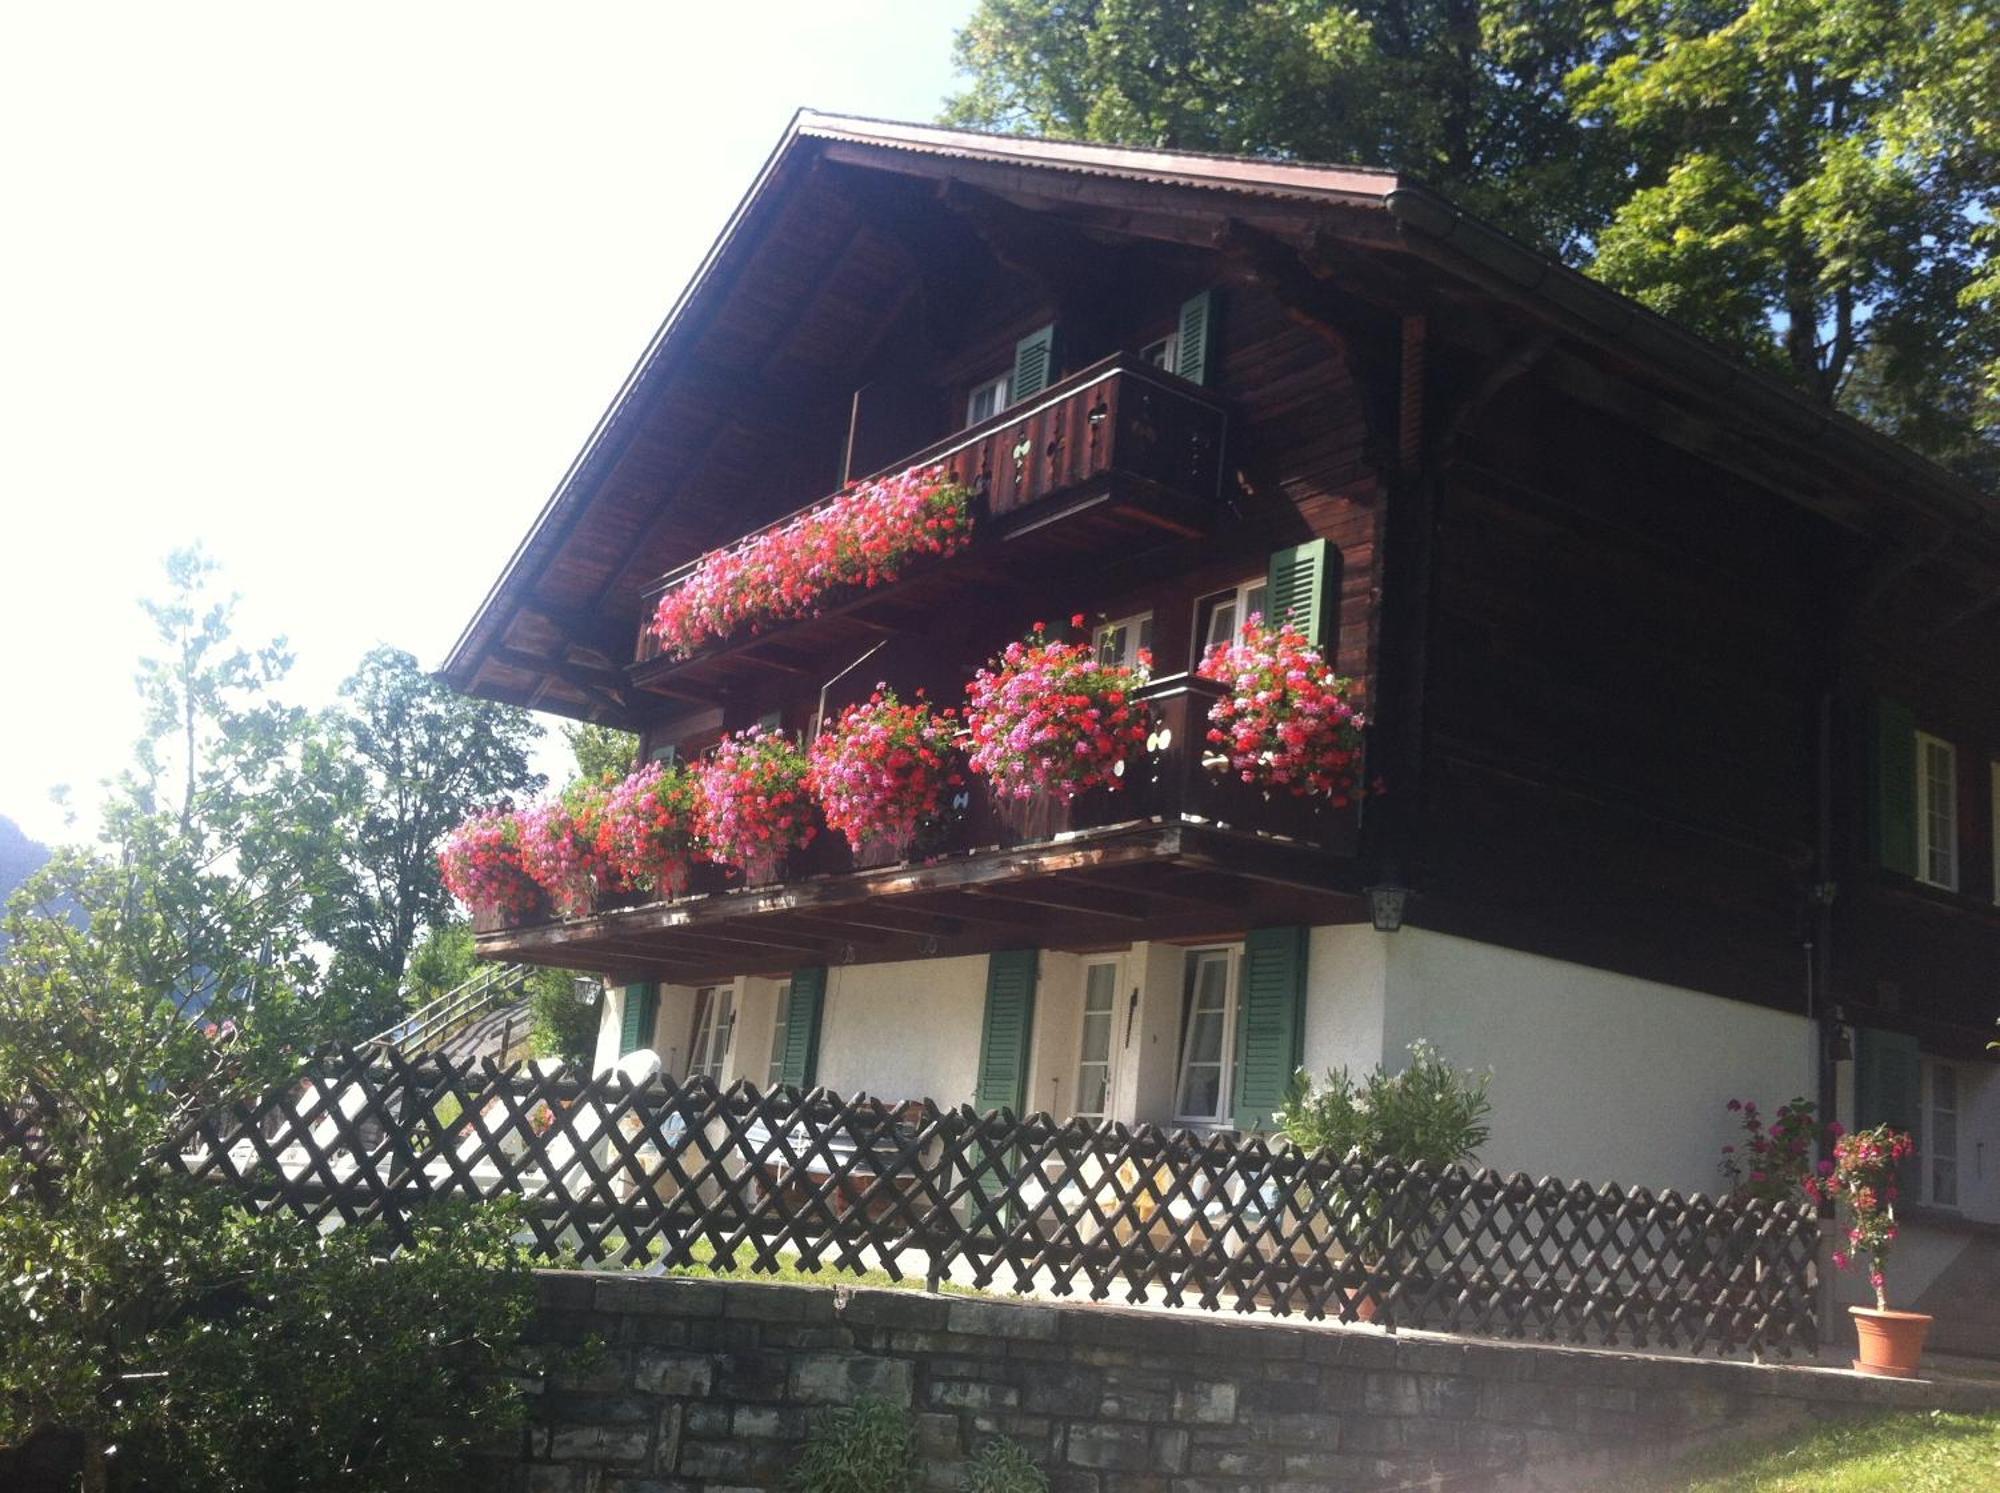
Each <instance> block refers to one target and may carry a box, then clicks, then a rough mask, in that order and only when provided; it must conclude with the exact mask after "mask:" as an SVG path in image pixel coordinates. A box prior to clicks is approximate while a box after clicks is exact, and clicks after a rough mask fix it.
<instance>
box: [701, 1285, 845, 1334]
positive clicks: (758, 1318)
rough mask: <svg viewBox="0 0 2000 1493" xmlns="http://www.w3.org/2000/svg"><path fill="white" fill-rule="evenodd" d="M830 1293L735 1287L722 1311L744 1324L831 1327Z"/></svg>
mask: <svg viewBox="0 0 2000 1493" xmlns="http://www.w3.org/2000/svg"><path fill="white" fill-rule="evenodd" d="M833 1305H834V1302H833V1292H832V1291H829V1290H827V1289H826V1288H825V1287H823V1286H780V1285H766V1284H761V1283H760V1284H755V1285H749V1284H744V1285H737V1286H736V1287H734V1289H732V1290H730V1293H729V1296H728V1297H727V1302H726V1305H725V1307H724V1311H725V1312H726V1313H727V1314H728V1315H729V1316H731V1317H735V1318H737V1319H738V1320H740V1321H745V1322H794V1323H800V1324H811V1323H824V1324H831V1323H832V1321H833V1319H834V1311H833Z"/></svg>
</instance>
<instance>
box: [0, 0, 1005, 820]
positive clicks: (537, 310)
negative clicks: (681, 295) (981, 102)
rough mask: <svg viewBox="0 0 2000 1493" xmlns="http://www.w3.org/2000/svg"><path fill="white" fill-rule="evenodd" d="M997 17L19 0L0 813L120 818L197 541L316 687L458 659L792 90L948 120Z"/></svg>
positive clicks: (659, 7) (3, 60)
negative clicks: (968, 38)
mask: <svg viewBox="0 0 2000 1493" xmlns="http://www.w3.org/2000/svg"><path fill="white" fill-rule="evenodd" d="M970 8H971V6H970V0H821V3H817V4H803V3H795V0H758V3H748V4H735V5H722V6H708V5H703V6H695V5H683V4H678V3H666V0H661V3H654V4H643V3H596V0H577V3H571V4H565V5H559V6H557V5H546V4H536V5H529V4H517V3H496V0H483V3H477V4H470V3H456V0H425V3H423V4H409V3H397V4H386V3H372V0H362V3H353V0H350V3H347V4H343V5H339V6H307V5H299V4H285V5H273V4H270V3H268V0H258V3H254V4H233V3H218V0H186V3H182V4H177V5H161V4H158V3H156V0H145V3H139V0H131V3H121V4H99V3H90V0H64V3H44V4H28V3H20V4H12V5H4V6H0V216H4V219H5V222H6V224H7V227H6V229H5V231H4V232H0V637H4V638H5V639H6V640H7V649H6V658H7V665H6V674H7V688H6V690H5V691H4V694H0V700H4V702H5V703H4V704H0V815H5V816H8V817H11V818H13V819H14V820H16V821H17V822H18V823H19V824H21V826H22V827H23V828H25V829H26V830H27V831H28V832H29V833H30V834H32V835H34V836H36V837H37V838H40V839H43V840H56V839H62V838H70V839H76V838H82V837H85V836H87V835H88V833H89V832H90V830H91V828H92V816H91V808H92V805H93V804H94V803H95V801H96V785H97V784H98V783H100V782H101V781H102V780H103V779H105V778H107V777H109V776H111V775H113V774H115V773H116V772H117V771H118V770H119V768H120V767H122V766H123V764H124V762H125V760H126V757H127V754H128V751H129V748H130V744H131V742H132V740H133V738H134V736H135V735H136V733H137V730H138V709H137V701H136V698H135V696H134V694H133V690H132V687H131V680H132V675H133V667H134V663H135V661H136V660H137V658H138V657H139V656H140V654H141V653H142V652H143V651H144V649H145V647H146V645H147V642H148V635H147V627H146V623H145V619H144V618H143V616H142V615H141V613H140V611H139V608H138V605H137V598H139V597H140V596H142V595H148V594H158V592H159V590H160V583H161V577H162V569H161V565H162V561H163V560H164V558H165V556H166V555H167V554H168V553H169V552H170V551H172V550H173V549H175V548H178V547H181V546H185V545H188V544H190V543H194V542H199V543H200V544H202V545H203V546H204V547H205V548H206V549H207V550H208V552H209V553H210V554H211V555H212V556H213V557H214V558H215V559H216V560H218V561H219V562H220V563H221V565H222V567H223V571H224V580H225V582H226V584H227V585H228V586H229V587H230V588H231V589H233V590H234V591H236V592H237V593H239V594H240V596H241V605H240V609H239V612H238V631H239V635H240V636H242V637H244V638H246V639H250V640H253V641H255V640H261V639H263V638H266V637H269V636H272V635H280V634H281V635H283V636H285V637H286V638H287V639H288V640H289V641H290V644H291V647H292V649H293V651H294V653H295V654H296V657H297V663H296V665H295V667H294V670H293V673H292V676H291V680H290V683H289V684H288V686H287V687H286V690H285V693H286V694H287V696H288V697H290V698H292V699H295V700H297V701H299V702H300V703H304V704H321V703H325V702H326V701H328V700H330V699H332V697H333V694H334V690H335V688H336V686H337V684H338V682H339V681H340V680H341V679H342V678H344V677H345V676H346V675H347V674H348V673H349V672H350V671H351V670H352V668H353V666H354V664H355V663H356V661H357V660H359V658H360V657H361V655H362V654H363V653H364V652H365V651H367V649H369V648H370V647H373V646H374V645H376V644H377V643H384V642H386V643H392V644H395V645H396V646H398V647H401V648H405V649H408V650H409V651H410V652H412V653H414V654H415V655H416V656H417V657H418V659H419V660H420V661H421V662H422V663H423V664H424V665H425V666H426V667H436V666H437V665H438V664H440V663H441V662H442V661H443V659H444V655H445V653H446V652H447V651H448V650H449V648H450V646H451V644H452V642H453V641H454V639H455V638H456V637H457V635H458V632H459V629H460V628H461V627H462V626H463V625H464V624H465V622H466V621H468V620H469V619H470V617H471V615H472V612H473V610H474V608H475V607H476V606H477V605H478V603H479V601H480V599H481V597H482V596H483V595H484V594H485V591H486V588H487V586H488V585H490V584H491V582H492V581H493V579H494V578H495V577H496V576H497V575H498V574H499V571H500V567H501V566H502V565H503V564H504V563H505V561H506V558H507V556H508V554H509V553H510V552H511V551H512V549H513V547H514V545H515V544H516V542H518V540H519V539H520V538H521V536H522V535H523V534H524V533H525V532H526V530H527V528H528V525H529V524H530V522H532V520H533V518H534V516H535V514H536V513H537V512H538V511H539V510H540V508H541V505H542V504H543V502H544V501H546V499H547V498H548V495H549V493H550V492H551V491H552V490H553V488H554V486H555V484H556V482H557V480H558V479H559V478H560V477H561V475H562V473H563V471H564V469H565V468H566V467H567V466H568V464H569V462H570V460H571V458H572V457H573V456H574V455H575V454H576V450H577V448H578V447H579V446H580V445H581V443H582V442H583V440H584V438H585V436H587V435H588V433H589V431H590V429H591V426H592V425H593V424H594V423H595V421H596V419H597V416H598V415H599V414H600V413H601V412H602V410H603V408H604V406H605V405H606V404H608V403H609V401H610V399H611V396H612V395H613V393H614V392H615V391H616V390H617V388H618V386H619V384H620V383H621V382H622V381H623V379H624V377H625V374H626V372H627V371H628V370H629V369H630V367H631V365H632V363H633V361H634V360H635V359H636V358H637V357H638V355H639V353H640V351H641V350H642V348H643V347H644V346H645V343H646V341H647V339H648V337H649V336H650V335H651V333H652V331H653V329H654V327H655V326H656V325H657V324H658V322H659V320H660V318H661V317H662V316H663V315H664V314H665V312H666V310H667V308H668V306H670V305H671V304H672V302H673V300H674V297H675V295H676V293H677V292H678V291H679V289H680V287H681V285H682V284H683V283H684V282H685V280H686V279H687V277H688V276H689V275H690V274H691V273H692V272H693V270H694V267H695V265H696V264H697V262H698V261H699V260H700V257H701V255H702V253H703V252H704V251H705V250H706V249H707V247H708V245H709V243H710V241H711V240H712V239H713V237H714V236H715V234H716V232H717V231H718V230H719V229H720V228H721V226H722V224H723V222H724V221H725V219H726V218H727V216H728V214H729V212H730V210H731V209H732V208H733V207H734V206H735V204H736V201H737V199H738V198H739V197H740V196H741V195H742V193H743V191H744V189H745V188H746V187H747V186H748V185H749V183H750V179H751V177H752V176H753V175H754V173H755V172H756V169H757V167H758V166H759V165H760V164H761V162H762V161H763V159H764V157H765V156H766V155H767V154H768V153H769V151H770V149H771V147H772V146H773V145H774V144H776V142H777V139H778V136H779V134H780V132H781V131H782V130H783V129H784V126H785V122H786V121H787V120H788V119H789V118H790V117H791V115H792V112H793V111H794V110H795V109H797V108H799V107H801V106H804V107H811V108H818V109H827V110H835V111H845V112H850V113H860V114H872V115H877V116H882V117H887V118H902V119H929V118H932V117H933V116H935V114H936V113H937V110H938V107H939V105H940V103H941V101H942V100H943V98H944V96H945V95H946V94H948V93H949V92H950V91H951V90H952V89H953V87H954V86H955V82H956V80H955V77H954V74H953V72H952V68H951V62H950V53H951V37H952V33H953V32H954V31H955V30H956V29H957V27H958V26H959V25H960V24H961V23H962V21H963V19H964V17H965V14H966V13H967V12H968V11H969V9H970ZM551 742H552V743H553V744H552V745H551V747H550V748H549V749H548V751H547V752H545V754H544V756H545V761H544V763H543V766H544V768H545V770H550V771H560V769H561V767H562V765H563V762H564V758H563V754H562V753H561V751H560V743H559V742H558V741H556V739H555V738H554V735H553V733H551ZM58 784H68V785H70V786H71V788H72V790H73V792H74V796H75V798H76V800H77V802H78V804H79V806H80V808H81V812H80V813H79V814H78V816H77V817H76V820H75V822H74V823H68V822H66V819H65V816H64V814H63V813H62V811H60V810H59V809H58V808H57V807H56V806H55V805H54V804H53V803H52V802H51V801H50V798H49V793H50V790H51V788H53V787H54V786H56V785H58Z"/></svg>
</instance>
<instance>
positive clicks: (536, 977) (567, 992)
mask: <svg viewBox="0 0 2000 1493" xmlns="http://www.w3.org/2000/svg"><path fill="white" fill-rule="evenodd" d="M528 1015H529V1019H530V1020H531V1021H532V1023H533V1026H532V1032H533V1038H534V1050H535V1056H536V1057H538V1058H561V1059H562V1060H563V1061H564V1062H566V1063H569V1064H570V1065H571V1066H573V1067H582V1066H587V1065H588V1064H589V1062H590V1059H591V1055H592V1053H593V1052H595V1051H596V1048H597V1020H598V1003H597V1002H596V1001H586V1000H578V999H577V981H576V977H575V976H574V975H572V974H570V973H569V971H567V970H560V969H542V970H536V971H535V973H534V974H532V975H530V976H529V977H528Z"/></svg>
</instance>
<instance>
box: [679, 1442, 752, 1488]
mask: <svg viewBox="0 0 2000 1493" xmlns="http://www.w3.org/2000/svg"><path fill="white" fill-rule="evenodd" d="M754 1465H755V1462H754V1459H753V1458H752V1456H751V1451H750V1448H749V1447H748V1446H746V1445H744V1444H743V1443H741V1442H738V1441H690V1442H687V1443H686V1444H685V1445H683V1446H682V1447H681V1454H680V1459H679V1461H678V1462H677V1463H676V1465H675V1467H674V1471H675V1472H677V1473H679V1474H680V1475H681V1476H682V1477H684V1478H692V1479H695V1480H697V1481H699V1480H703V1479H706V1480H707V1481H708V1482H709V1483H710V1484H711V1485H712V1484H715V1483H718V1482H720V1483H729V1482H741V1481H744V1480H746V1479H748V1477H749V1476H750V1473H751V1469H752V1468H753V1466H754Z"/></svg>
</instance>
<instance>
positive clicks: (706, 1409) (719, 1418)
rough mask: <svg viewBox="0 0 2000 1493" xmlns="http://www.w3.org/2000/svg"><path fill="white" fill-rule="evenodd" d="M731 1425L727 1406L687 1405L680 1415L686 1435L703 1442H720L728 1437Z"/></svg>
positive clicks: (730, 1416) (731, 1421)
mask: <svg viewBox="0 0 2000 1493" xmlns="http://www.w3.org/2000/svg"><path fill="white" fill-rule="evenodd" d="M738 1413H741V1412H740V1411H739V1412H738ZM732 1423H733V1417H732V1415H731V1413H730V1409H729V1407H728V1406H727V1405H689V1406H687V1407H686V1409H685V1410H684V1411H683V1412H682V1414H681V1425H682V1427H683V1428H684V1429H685V1431H686V1432H687V1434H688V1435H690V1436H698V1437H701V1438H702V1439H704V1440H710V1441H714V1440H720V1439H721V1438H723V1437H725V1436H727V1435H729V1428H730V1426H731V1424H732Z"/></svg>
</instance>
